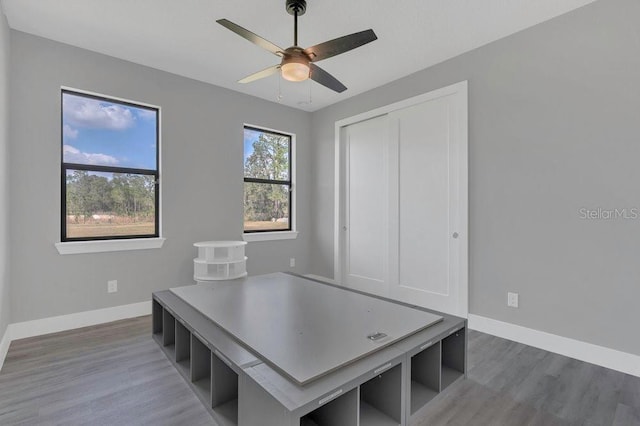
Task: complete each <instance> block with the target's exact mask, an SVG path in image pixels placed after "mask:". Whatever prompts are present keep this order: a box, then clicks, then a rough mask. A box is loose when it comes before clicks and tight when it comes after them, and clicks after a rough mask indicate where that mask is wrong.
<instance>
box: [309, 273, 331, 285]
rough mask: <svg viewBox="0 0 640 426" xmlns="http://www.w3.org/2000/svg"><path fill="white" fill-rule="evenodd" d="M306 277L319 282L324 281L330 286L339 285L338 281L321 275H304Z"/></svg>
mask: <svg viewBox="0 0 640 426" xmlns="http://www.w3.org/2000/svg"><path fill="white" fill-rule="evenodd" d="M304 276H305V277H307V278H311V279H312V280H317V281H322V282H324V283H329V284H338V283H337V282H336V280H334V279H332V278H327V277H323V276H321V275H315V274H304Z"/></svg>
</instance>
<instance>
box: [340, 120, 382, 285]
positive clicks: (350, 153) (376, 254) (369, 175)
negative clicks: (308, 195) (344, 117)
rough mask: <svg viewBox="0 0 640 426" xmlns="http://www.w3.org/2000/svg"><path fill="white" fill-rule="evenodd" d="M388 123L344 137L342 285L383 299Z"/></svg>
mask: <svg viewBox="0 0 640 426" xmlns="http://www.w3.org/2000/svg"><path fill="white" fill-rule="evenodd" d="M388 135H389V131H388V119H387V116H386V115H385V116H381V117H376V118H372V119H370V120H366V121H362V122H359V123H355V124H353V125H350V126H349V127H347V129H346V131H345V138H346V145H345V151H344V153H345V159H344V164H345V210H344V213H345V216H344V220H343V231H344V251H343V253H344V263H343V277H342V282H343V284H345V285H347V286H349V287H353V288H356V289H359V290H362V291H367V292H370V293H376V294H383V295H386V294H388V290H389V286H388V264H389V252H388V249H389V242H388V231H387V229H388V210H389V201H388V193H389V173H388V162H389V161H388V149H389V146H388V142H387V141H388Z"/></svg>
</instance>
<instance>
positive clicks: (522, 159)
mask: <svg viewBox="0 0 640 426" xmlns="http://www.w3.org/2000/svg"><path fill="white" fill-rule="evenodd" d="M638 22H640V2H638V1H637V0H600V1H598V2H595V3H592V4H591V5H588V6H586V7H584V8H582V9H578V10H576V11H574V12H571V13H569V14H567V15H563V16H560V17H558V18H556V19H554V20H551V21H548V22H546V23H543V24H540V25H537V26H535V27H533V28H530V29H528V30H525V31H523V32H520V33H518V34H515V35H513V36H510V37H507V38H505V39H502V40H500V41H497V42H494V43H492V44H490V45H487V46H484V47H482V48H479V49H477V50H474V51H472V52H469V53H467V54H464V55H461V56H459V57H456V58H454V59H451V60H449V61H447V62H444V63H442V64H439V65H437V66H434V67H431V68H429V69H426V70H423V71H421V72H418V73H416V74H413V75H410V76H408V77H406V78H403V79H401V80H398V81H396V82H393V83H391V84H389V85H386V86H383V87H381V88H378V89H375V90H373V91H370V92H367V93H365V94H362V95H359V96H357V97H355V98H352V99H348V100H346V101H344V102H342V103H340V104H337V105H334V106H331V107H328V108H326V109H324V110H321V111H319V112H316V113H314V114H313V115H312V132H311V138H312V140H313V153H312V155H313V158H314V163H313V165H314V169H313V176H312V179H311V180H312V182H313V183H314V190H313V198H312V209H311V211H312V212H313V220H312V223H313V224H314V229H313V238H312V241H313V246H312V248H311V259H312V264H311V266H310V272H311V273H315V274H318V275H324V276H328V277H331V276H332V275H333V226H334V223H333V206H334V202H333V201H334V200H333V188H334V187H333V185H334V123H335V121H336V120H339V119H342V118H345V117H349V116H353V115H355V114H358V113H361V112H364V111H368V110H371V109H373V108H376V107H379V106H382V105H386V104H389V103H392V102H395V101H398V100H402V99H406V98H409V97H411V96H415V95H417V94H420V93H425V92H428V91H431V90H433V89H437V88H440V87H443V86H446V85H449V84H452V83H456V82H458V81H462V80H468V81H469V132H470V133H469V157H470V159H469V203H470V207H469V217H470V282H469V291H470V307H469V308H470V312H471V313H473V314H477V315H482V316H486V317H489V318H494V319H497V320H501V321H506V322H509V323H513V324H518V325H522V326H525V327H530V328H533V329H537V330H542V331H546V332H550V333H553V334H558V335H561V336H567V337H571V338H574V339H578V340H582V341H586V342H591V343H594V344H598V345H603V346H606V347H610V348H615V349H618V350H622V351H625V352H629V353H633V354H638V355H640V339H638V338H637V332H636V330H635V327H634V326H633V324H635V323H636V322H637V314H636V312H637V310H638V304H639V303H640V262H639V261H638V259H639V258H640V218H639V219H636V220H631V219H628V220H624V219H616V220H608V221H607V220H582V219H581V218H580V216H579V209H580V208H598V207H601V208H609V209H612V208H628V209H630V208H640V183H639V182H640V167H638V162H639V159H640V116H639V111H640V79H639V78H638V76H640V33H639V32H638ZM629 213H631V212H629ZM507 291H515V292H518V293H520V308H519V309H513V308H507V306H506V293H507Z"/></svg>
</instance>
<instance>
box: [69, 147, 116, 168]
mask: <svg viewBox="0 0 640 426" xmlns="http://www.w3.org/2000/svg"><path fill="white" fill-rule="evenodd" d="M62 153H63V157H64V162H65V163H79V164H93V165H97V164H99V165H101V166H112V165H115V164H118V159H117V158H115V157H112V156H111V155H107V154H98V153H90V152H82V151H80V150H79V149H78V148H76V147H73V146H71V145H64V146H63V147H62Z"/></svg>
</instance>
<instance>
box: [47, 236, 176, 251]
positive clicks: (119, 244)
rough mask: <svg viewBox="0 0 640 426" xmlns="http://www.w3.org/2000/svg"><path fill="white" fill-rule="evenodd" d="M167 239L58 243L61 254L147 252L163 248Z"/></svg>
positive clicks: (57, 247)
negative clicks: (147, 250) (146, 250)
mask: <svg viewBox="0 0 640 426" xmlns="http://www.w3.org/2000/svg"><path fill="white" fill-rule="evenodd" d="M164 240H165V238H133V239H130V240H99V241H68V242H64V243H56V244H55V246H56V249H57V250H58V253H60V254H82V253H102V252H108V251H125V250H145V249H156V248H160V247H162V244H164Z"/></svg>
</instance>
